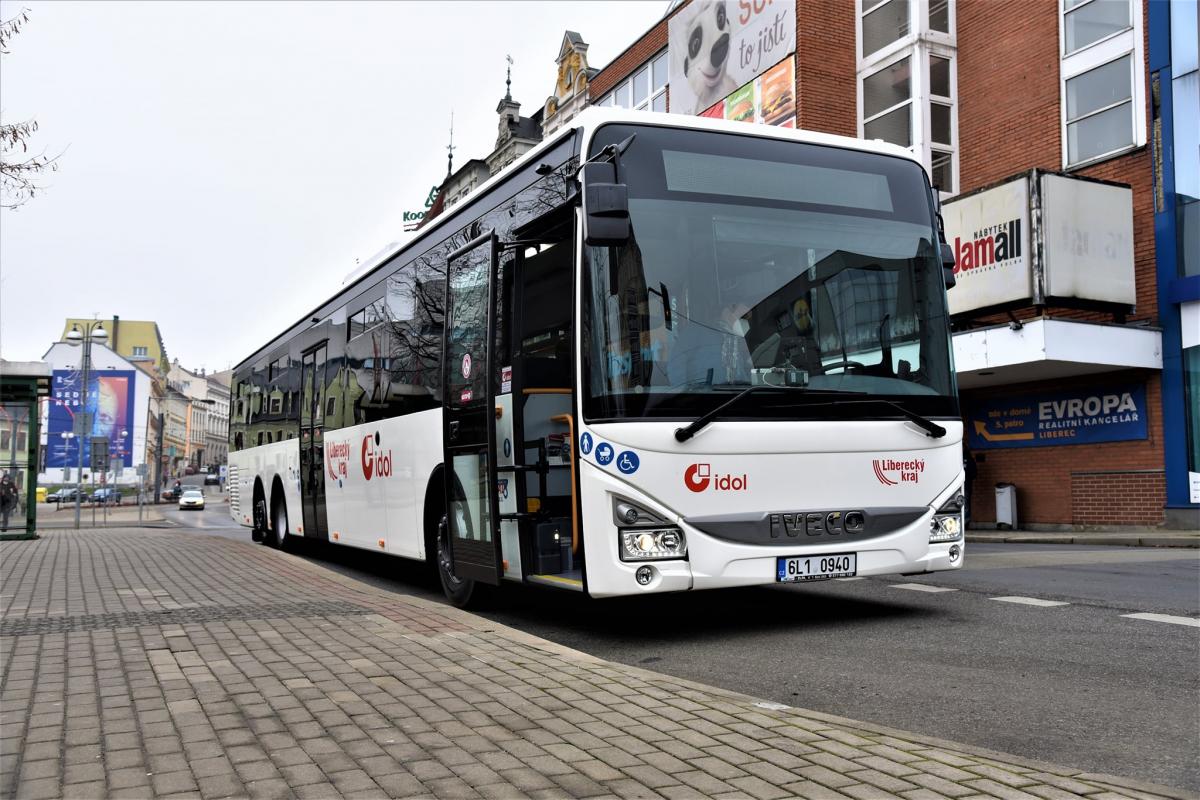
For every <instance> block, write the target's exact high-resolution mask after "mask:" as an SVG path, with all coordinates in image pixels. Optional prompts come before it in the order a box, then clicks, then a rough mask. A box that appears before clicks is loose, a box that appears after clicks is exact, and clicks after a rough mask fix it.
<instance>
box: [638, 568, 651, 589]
mask: <svg viewBox="0 0 1200 800" xmlns="http://www.w3.org/2000/svg"><path fill="white" fill-rule="evenodd" d="M634 577H635V578H637V582H638V584H639V585H641V586H645V585H646V584H648V583H650V581H652V580H654V567H638V571H637V572H636V573H635V574H634Z"/></svg>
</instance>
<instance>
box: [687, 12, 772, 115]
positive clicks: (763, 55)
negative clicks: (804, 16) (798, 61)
mask: <svg viewBox="0 0 1200 800" xmlns="http://www.w3.org/2000/svg"><path fill="white" fill-rule="evenodd" d="M667 41H668V48H669V52H670V54H671V55H670V66H669V68H668V71H669V76H668V77H669V85H670V87H671V111H672V112H674V113H677V114H699V115H702V116H715V115H714V114H712V113H710V112H711V111H712V109H713V108H714V107H716V106H718V105H721V104H722V103H724V102H725V100H726V98H728V97H730V96H731V95H733V94H735V93H739V92H741V91H743V90H744V89H745V88H746V87H747V86H749V85H751V84H753V83H754V82H755V78H758V77H759V76H760V75H764V74H765V73H766V72H768V71H769V70H770V69H771V67H772V66H773V65H776V64H779V63H781V62H782V61H784V60H785V59H786V60H788V61H791V59H790V58H788V57H789V56H791V54H792V53H794V52H795V51H796V0H693V2H691V3H689V4H688V5H686V6H684V7H683V8H682V9H680V11H679V12H678V13H676V14H675V16H673V17H671V19H670V21H668V23H667ZM793 77H794V71H793ZM755 91H756V93H757V89H756V90H755ZM794 91H795V83H794V82H793V83H792V84H791V87H790V88H789V90H788V94H789V95H791V94H792V93H793V92H794ZM793 108H794V99H793ZM739 111H743V112H744V108H741V109H739ZM757 113H758V112H757V111H756V114H757ZM722 115H724V109H722ZM794 115H795V114H794V111H793V116H794ZM776 119H782V117H778V116H777V117H776ZM775 124H778V123H775Z"/></svg>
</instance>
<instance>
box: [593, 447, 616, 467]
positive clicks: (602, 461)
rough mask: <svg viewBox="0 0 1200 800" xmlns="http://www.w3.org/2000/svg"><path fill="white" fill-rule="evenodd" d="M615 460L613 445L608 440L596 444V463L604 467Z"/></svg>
mask: <svg viewBox="0 0 1200 800" xmlns="http://www.w3.org/2000/svg"><path fill="white" fill-rule="evenodd" d="M612 460H613V447H612V445H611V444H609V443H608V442H601V443H600V444H598V445H596V463H597V464H599V465H600V466H602V467H607V466H608V465H609V464H611V463H612Z"/></svg>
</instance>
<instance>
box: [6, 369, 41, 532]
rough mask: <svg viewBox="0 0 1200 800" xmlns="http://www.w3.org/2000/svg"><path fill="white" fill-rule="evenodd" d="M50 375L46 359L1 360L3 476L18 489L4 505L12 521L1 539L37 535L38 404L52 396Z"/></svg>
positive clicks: (9, 520)
mask: <svg viewBox="0 0 1200 800" xmlns="http://www.w3.org/2000/svg"><path fill="white" fill-rule="evenodd" d="M50 376H51V370H50V365H49V364H47V363H45V362H42V361H6V360H4V359H0V477H3V476H4V475H7V476H8V477H9V478H11V479H12V481H13V483H14V484H15V486H16V492H17V496H16V498H15V503H14V502H13V498H11V495H10V499H9V500H8V501H7V503H6V505H5V506H4V508H7V511H8V513H7V523H8V524H7V526H6V527H7V530H4V531H0V539H32V538H34V537H35V536H36V535H37V496H36V491H35V487H36V486H37V473H38V465H39V463H40V461H39V459H38V446H39V438H40V431H39V428H38V422H39V419H38V405H39V403H40V401H41V399H42V398H43V397H49V396H50ZM0 502H3V498H0ZM0 513H2V512H0ZM0 519H2V518H0Z"/></svg>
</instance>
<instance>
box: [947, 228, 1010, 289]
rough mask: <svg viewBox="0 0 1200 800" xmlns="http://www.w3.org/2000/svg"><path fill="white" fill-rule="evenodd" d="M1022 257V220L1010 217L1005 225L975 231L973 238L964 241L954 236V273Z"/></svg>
mask: <svg viewBox="0 0 1200 800" xmlns="http://www.w3.org/2000/svg"><path fill="white" fill-rule="evenodd" d="M1020 257H1021V220H1020V219H1019V218H1018V219H1010V220H1009V221H1008V222H1005V223H1004V224H1003V225H992V226H991V227H988V228H984V229H983V230H978V231H974V232H973V233H972V240H971V241H968V242H965V243H964V242H963V240H962V238H961V237H959V236H955V237H954V274H955V275H957V274H958V273H960V272H964V271H967V270H974V269H980V268H981V267H990V266H992V265H994V264H1000V263H1001V262H1003V261H1008V260H1009V259H1013V258H1020Z"/></svg>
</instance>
